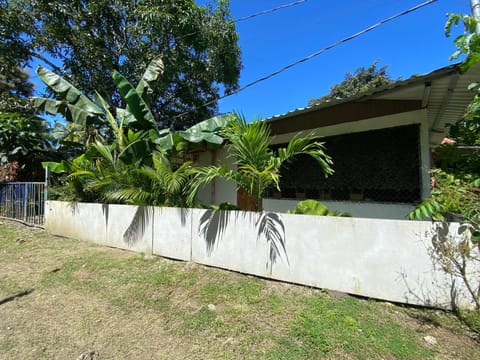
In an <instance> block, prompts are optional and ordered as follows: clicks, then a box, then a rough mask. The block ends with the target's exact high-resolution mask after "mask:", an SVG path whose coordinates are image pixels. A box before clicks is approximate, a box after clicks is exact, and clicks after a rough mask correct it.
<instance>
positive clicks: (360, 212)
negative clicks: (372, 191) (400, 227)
mask: <svg viewBox="0 0 480 360" xmlns="http://www.w3.org/2000/svg"><path fill="white" fill-rule="evenodd" d="M300 201H302V200H299V199H297V200H287V199H271V198H268V199H263V207H264V209H265V211H275V212H281V213H285V212H287V210H290V211H292V210H293V209H294V208H295V206H296V205H297V204H298V203H299V202H300ZM319 201H320V202H321V203H322V204H325V206H327V207H328V208H329V209H330V210H335V211H341V212H349V213H350V214H352V215H353V216H354V217H357V218H369V219H392V220H403V219H406V215H407V214H408V213H409V212H410V211H412V210H413V209H414V208H415V206H413V205H409V204H392V203H380V202H360V201H332V200H319Z"/></svg>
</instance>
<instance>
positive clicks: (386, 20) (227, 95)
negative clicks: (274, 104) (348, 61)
mask: <svg viewBox="0 0 480 360" xmlns="http://www.w3.org/2000/svg"><path fill="white" fill-rule="evenodd" d="M437 1H438V0H428V1H425V2H423V3H421V4H418V5H416V6H413V7H411V8H409V9H407V10H404V11H402V12H400V13H397V14H395V15H392V16H390V17H388V18H385V19H383V20H381V21H379V22H377V23H376V24H374V25H371V26H369V27H367V28H365V29H363V30H361V31H359V32H356V33H355V34H353V35H350V36H347V37H345V38H343V39H341V40H338V41H336V42H334V43H332V44H330V45H328V46H327V47H324V48H323V49H321V50H319V51H316V52H314V53H312V54H310V55H308V56H305V57H304V58H302V59H300V60H297V61H294V62H293V63H290V64H288V65H286V66H284V67H282V68H280V69H278V70H277V71H274V72H272V73H270V74H268V75H266V76H263V77H261V78H259V79H257V80H254V81H252V82H250V83H248V84H246V85H244V86H242V87H240V88H238V89H237V90H234V91H232V92H230V93H228V94H224V95H222V96H219V97H217V98H215V99H213V100H210V101H208V102H206V103H204V104H203V105H201V106H200V107H201V108H202V107H205V106H208V105H211V104H213V103H215V102H216V101H218V100H222V99H225V98H227V97H229V96H232V95H235V94H238V93H239V92H241V91H244V90H246V89H248V88H250V87H252V86H254V85H256V84H258V83H261V82H263V81H266V80H268V79H271V78H272V77H274V76H277V75H279V74H281V73H283V72H284V71H286V70H288V69H290V68H292V67H294V66H297V65H299V64H301V63H304V62H306V61H308V60H310V59H313V58H314V57H317V56H319V55H321V54H323V53H324V52H326V51H328V50H331V49H333V48H335V47H337V46H339V45H341V44H343V43H346V42H347V41H350V40H353V39H355V38H357V37H359V36H361V35H364V34H366V33H368V32H370V31H372V30H374V29H376V28H378V27H380V26H382V25H383V24H385V23H387V22H390V21H392V20H395V19H398V18H399V17H402V16H405V15H407V14H410V13H412V12H414V11H417V10H419V9H421V8H423V7H425V6H428V5H431V4H433V3H435V2H437ZM191 112H193V110H189V111H185V112H183V113H181V114H178V115H176V116H174V119H177V118H179V117H181V116H184V115H187V114H189V113H191Z"/></svg>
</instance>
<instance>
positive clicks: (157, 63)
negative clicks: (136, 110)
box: [136, 57, 165, 96]
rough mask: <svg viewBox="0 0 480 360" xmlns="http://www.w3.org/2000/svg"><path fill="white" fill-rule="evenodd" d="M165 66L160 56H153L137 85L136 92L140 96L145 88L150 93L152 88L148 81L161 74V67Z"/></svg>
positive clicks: (155, 78)
mask: <svg viewBox="0 0 480 360" xmlns="http://www.w3.org/2000/svg"><path fill="white" fill-rule="evenodd" d="M164 68H165V66H164V65H163V61H162V59H161V58H160V57H156V58H154V59H153V60H152V61H151V62H150V64H148V66H147V69H146V70H145V73H144V74H143V76H142V78H141V79H140V81H139V83H138V85H137V88H136V90H137V93H138V94H140V96H143V93H144V92H145V89H147V93H151V92H152V89H151V88H150V85H149V84H150V83H151V82H152V81H155V80H157V79H158V77H159V76H160V75H162V74H163V69H164Z"/></svg>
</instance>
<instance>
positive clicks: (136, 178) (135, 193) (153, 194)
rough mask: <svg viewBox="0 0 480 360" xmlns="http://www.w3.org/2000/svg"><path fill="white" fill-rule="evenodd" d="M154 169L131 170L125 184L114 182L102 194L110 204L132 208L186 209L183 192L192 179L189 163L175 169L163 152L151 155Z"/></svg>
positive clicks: (146, 167)
mask: <svg viewBox="0 0 480 360" xmlns="http://www.w3.org/2000/svg"><path fill="white" fill-rule="evenodd" d="M152 159H153V165H152V166H143V167H142V168H134V169H131V168H130V175H129V177H130V179H129V181H128V183H127V184H125V183H124V184H122V183H120V182H117V183H116V184H115V185H116V187H115V188H112V189H110V190H108V191H106V192H105V198H106V200H107V201H110V202H120V203H126V204H133V205H154V206H177V207H185V206H187V205H188V204H187V201H186V199H187V196H186V193H185V191H186V189H187V186H186V185H187V183H188V180H189V179H190V175H191V162H184V163H182V164H180V165H176V164H173V163H171V162H170V160H169V159H168V157H167V156H166V155H165V154H164V153H162V152H155V153H154V154H153V157H152Z"/></svg>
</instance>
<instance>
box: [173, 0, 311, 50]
mask: <svg viewBox="0 0 480 360" xmlns="http://www.w3.org/2000/svg"><path fill="white" fill-rule="evenodd" d="M307 1H308V0H298V1H295V2H292V3H289V4H284V5H280V6H277V7H275V8H271V9H268V10H262V11H259V12H257V13H254V14H251V15H247V16H244V17H241V18H239V19H234V20H233V23H235V24H236V23H239V22H241V21H245V20H249V19H252V18H254V17H257V16H261V15H265V14H270V13H272V12H275V11H278V10H283V9H286V8H289V7H292V6H296V5H300V4H303V3H305V2H307ZM198 33H200V31H194V32H191V33H189V34H185V35H182V36H180V37H178V38H176V39H175V40H177V41H178V40H183V39H185V38H187V37H189V36H192V35H195V34H198Z"/></svg>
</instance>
